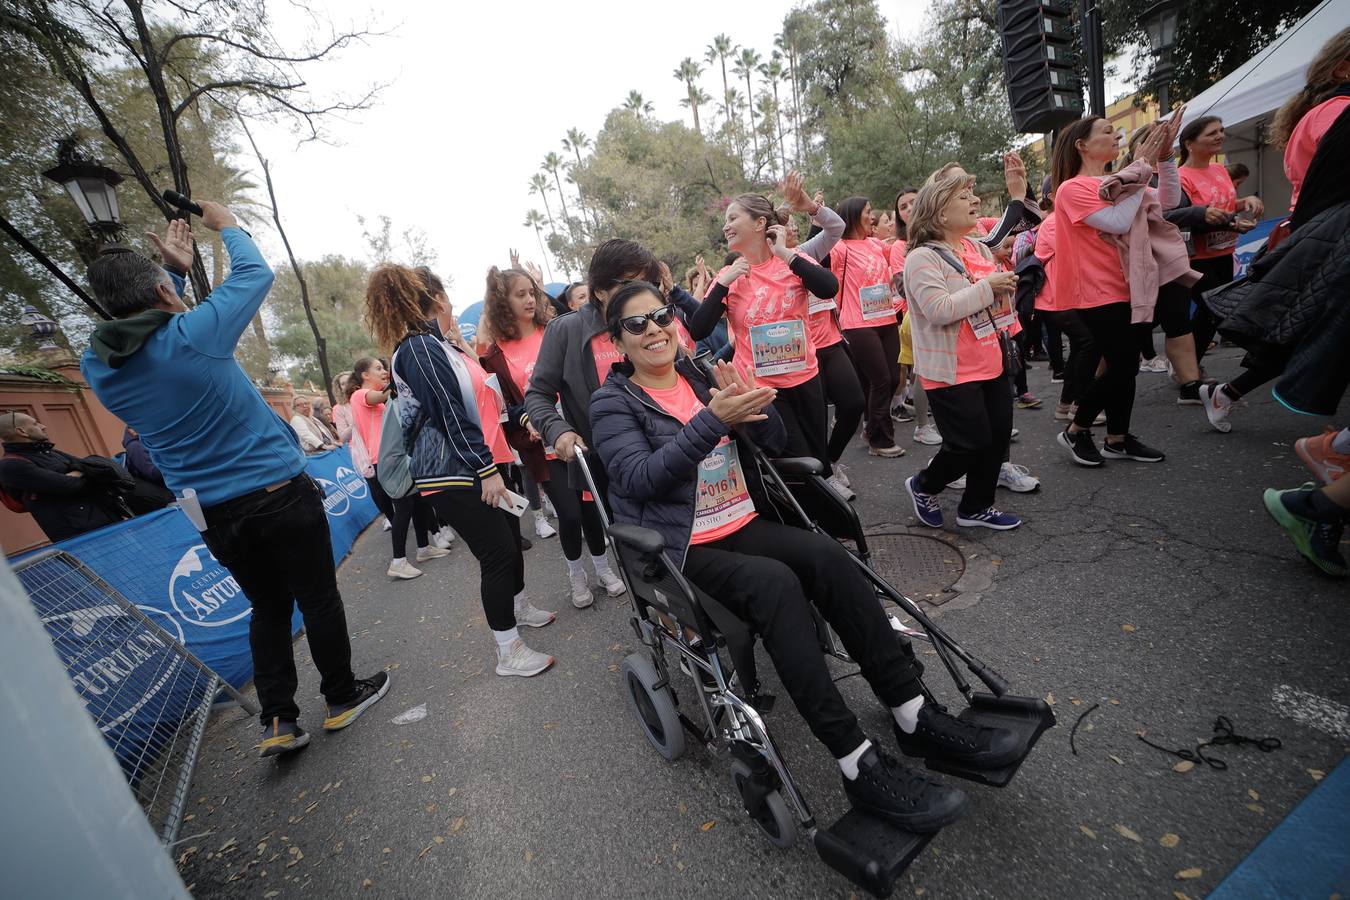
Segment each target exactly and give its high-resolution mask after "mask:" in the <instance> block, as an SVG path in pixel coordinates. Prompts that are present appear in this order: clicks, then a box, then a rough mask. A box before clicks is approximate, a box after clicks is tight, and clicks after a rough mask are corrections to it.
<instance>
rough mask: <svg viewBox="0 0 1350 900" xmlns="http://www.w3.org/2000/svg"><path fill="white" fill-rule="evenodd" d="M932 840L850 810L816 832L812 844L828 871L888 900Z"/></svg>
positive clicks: (933, 833)
mask: <svg viewBox="0 0 1350 900" xmlns="http://www.w3.org/2000/svg"><path fill="white" fill-rule="evenodd" d="M936 836H937V832H932V833H930V834H915V833H914V832H912V831H905V830H903V829H901V828H897V827H896V826H894V825H892V824H890V823H889V822H886V821H885V820H883V819H878V818H875V817H873V816H869V815H867V814H866V813H862V812H859V811H858V810H856V809H850V810H849V811H848V812H847V813H845V814H844V816H843V818H841V819H840V820H839V821H838V822H835V823H834V824H833V825H831V826H830V827H829V828H818V829H816V832H815V835H814V837H813V841H814V843H815V845H816V852H817V853H819V854H820V858H821V859H823V860H824V861H825V862H826V863H827V864H828V865H829V866H830V868H832V869H834V870H835V871H836V872H838V873H839V874H841V875H843V876H844V877H845V878H847V879H848V880H849V881H851V882H853V883H854V884H856V885H857V886H858V887H860V888H862V889H864V890H866V891H867V892H869V893H870V894H872V895H873V896H876V897H889V896H890V895H891V891H892V890H894V888H895V880H896V879H897V878H899V877H900V874H901V873H902V872H904V871H905V869H907V868H909V864H910V863H912V862H913V861H914V859H915V857H917V856H918V855H919V854H920V853H921V852H922V851H923V848H924V847H926V846H928V842H929V841H931V840H932V839H933V838H934V837H936Z"/></svg>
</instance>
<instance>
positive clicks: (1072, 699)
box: [1069, 697, 1083, 706]
mask: <svg viewBox="0 0 1350 900" xmlns="http://www.w3.org/2000/svg"><path fill="white" fill-rule="evenodd" d="M1069 702H1070V703H1072V704H1073V705H1074V706H1082V705H1083V701H1082V700H1079V699H1078V698H1077V697H1070V698H1069Z"/></svg>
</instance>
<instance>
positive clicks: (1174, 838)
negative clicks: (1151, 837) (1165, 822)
mask: <svg viewBox="0 0 1350 900" xmlns="http://www.w3.org/2000/svg"><path fill="white" fill-rule="evenodd" d="M1158 843H1160V844H1162V845H1163V846H1164V847H1175V846H1176V845H1177V844H1180V843H1181V838H1180V837H1179V836H1178V835H1175V834H1172V832H1170V831H1169V832H1168V833H1167V834H1164V835H1163V836H1162V837H1160V838H1158Z"/></svg>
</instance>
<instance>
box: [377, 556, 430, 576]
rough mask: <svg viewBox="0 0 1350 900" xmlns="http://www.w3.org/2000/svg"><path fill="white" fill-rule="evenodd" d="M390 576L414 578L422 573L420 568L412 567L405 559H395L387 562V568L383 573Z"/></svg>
mask: <svg viewBox="0 0 1350 900" xmlns="http://www.w3.org/2000/svg"><path fill="white" fill-rule="evenodd" d="M384 574H386V575H388V576H389V577H390V578H402V579H405V580H406V579H409V578H416V577H417V576H418V575H421V574H422V570H421V569H414V568H413V564H412V563H410V562H408V561H407V560H406V559H396V560H394V561H393V562H391V563H390V564H389V568H388V570H387V571H386V572H385V573H384Z"/></svg>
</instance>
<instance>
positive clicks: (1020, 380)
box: [1012, 327, 1031, 397]
mask: <svg viewBox="0 0 1350 900" xmlns="http://www.w3.org/2000/svg"><path fill="white" fill-rule="evenodd" d="M1030 336H1031V335H1030V332H1028V331H1027V329H1026V328H1025V327H1023V328H1022V330H1021V331H1019V332H1017V334H1015V335H1013V336H1012V342H1013V345H1014V346H1015V347H1016V348H1017V355H1018V358H1019V364H1018V366H1017V368H1016V369H1015V370H1014V371H1013V376H1012V382H1013V390H1014V391H1015V393H1016V394H1017V396H1019V397H1020V396H1022V395H1023V394H1025V393H1027V392H1028V391H1027V360H1028V359H1029V358H1030V356H1031V354H1030V353H1029V352H1028V350H1029V348H1030V347H1031V341H1030V340H1029V338H1030Z"/></svg>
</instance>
